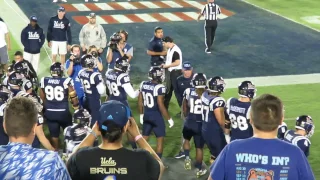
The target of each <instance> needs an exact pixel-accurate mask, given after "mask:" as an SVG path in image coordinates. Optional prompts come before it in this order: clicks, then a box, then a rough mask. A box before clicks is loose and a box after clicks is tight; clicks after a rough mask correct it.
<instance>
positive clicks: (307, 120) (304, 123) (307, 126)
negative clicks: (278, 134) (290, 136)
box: [296, 115, 315, 138]
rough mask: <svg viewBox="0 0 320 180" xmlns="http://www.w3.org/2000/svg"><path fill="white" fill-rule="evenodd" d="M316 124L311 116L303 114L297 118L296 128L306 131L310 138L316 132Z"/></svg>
mask: <svg viewBox="0 0 320 180" xmlns="http://www.w3.org/2000/svg"><path fill="white" fill-rule="evenodd" d="M314 128H315V125H314V123H313V120H312V118H311V116H308V115H302V116H299V117H297V119H296V129H301V130H305V131H306V133H307V134H306V137H308V138H310V137H311V136H312V135H313V133H314Z"/></svg>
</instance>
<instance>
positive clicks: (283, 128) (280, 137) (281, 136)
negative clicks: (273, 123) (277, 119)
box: [278, 121, 288, 140]
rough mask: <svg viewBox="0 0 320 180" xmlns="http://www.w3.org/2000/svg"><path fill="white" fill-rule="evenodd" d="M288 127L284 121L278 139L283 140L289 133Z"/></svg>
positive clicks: (280, 126) (279, 129)
mask: <svg viewBox="0 0 320 180" xmlns="http://www.w3.org/2000/svg"><path fill="white" fill-rule="evenodd" d="M287 130H288V126H287V124H286V123H285V122H283V121H282V123H281V125H279V127H278V138H279V139H281V140H283V138H284V134H285V133H286V132H287Z"/></svg>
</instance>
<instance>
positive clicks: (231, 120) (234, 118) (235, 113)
mask: <svg viewBox="0 0 320 180" xmlns="http://www.w3.org/2000/svg"><path fill="white" fill-rule="evenodd" d="M256 92H257V89H256V87H255V85H254V84H253V83H252V82H251V81H243V82H242V83H241V84H240V85H239V86H238V94H239V96H240V98H239V99H237V98H230V99H228V101H227V104H226V124H225V129H226V130H225V137H226V141H227V143H230V141H233V140H236V139H245V138H249V137H252V136H253V129H252V126H251V124H250V107H251V100H252V99H253V98H254V97H255V96H256ZM230 131H231V137H230ZM230 139H231V140H230Z"/></svg>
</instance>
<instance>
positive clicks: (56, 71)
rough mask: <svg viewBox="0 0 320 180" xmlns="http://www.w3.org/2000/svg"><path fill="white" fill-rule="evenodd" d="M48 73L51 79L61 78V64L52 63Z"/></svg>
mask: <svg viewBox="0 0 320 180" xmlns="http://www.w3.org/2000/svg"><path fill="white" fill-rule="evenodd" d="M50 73H51V76H52V77H53V76H58V77H62V76H63V69H62V64H61V63H60V62H55V63H53V64H52V65H51V67H50Z"/></svg>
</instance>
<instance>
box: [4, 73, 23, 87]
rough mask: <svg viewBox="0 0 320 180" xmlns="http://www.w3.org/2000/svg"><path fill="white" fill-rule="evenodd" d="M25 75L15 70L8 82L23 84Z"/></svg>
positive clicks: (12, 84) (11, 84)
mask: <svg viewBox="0 0 320 180" xmlns="http://www.w3.org/2000/svg"><path fill="white" fill-rule="evenodd" d="M22 79H23V76H22V75H21V74H20V73H17V72H15V71H13V72H11V73H10V75H9V78H8V84H9V86H19V87H21V86H22V83H23V81H22Z"/></svg>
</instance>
